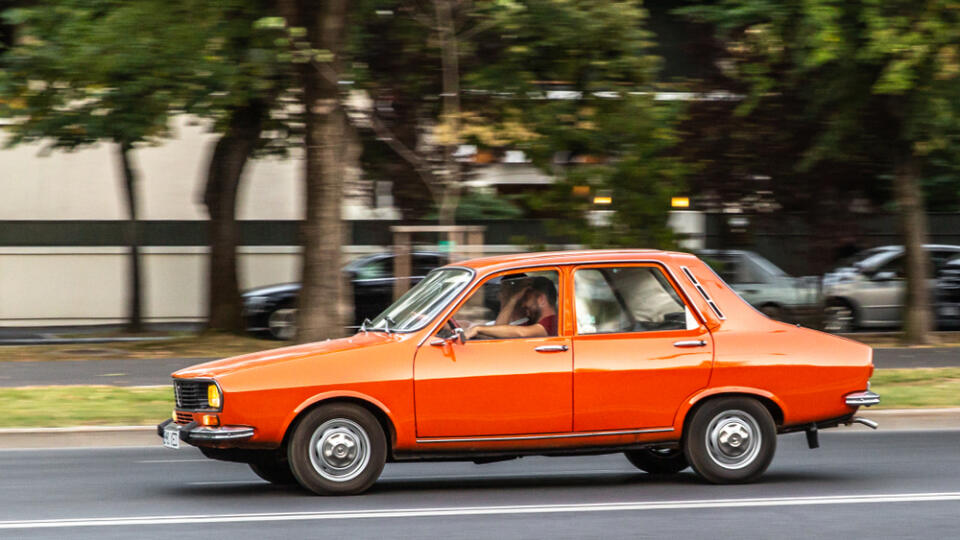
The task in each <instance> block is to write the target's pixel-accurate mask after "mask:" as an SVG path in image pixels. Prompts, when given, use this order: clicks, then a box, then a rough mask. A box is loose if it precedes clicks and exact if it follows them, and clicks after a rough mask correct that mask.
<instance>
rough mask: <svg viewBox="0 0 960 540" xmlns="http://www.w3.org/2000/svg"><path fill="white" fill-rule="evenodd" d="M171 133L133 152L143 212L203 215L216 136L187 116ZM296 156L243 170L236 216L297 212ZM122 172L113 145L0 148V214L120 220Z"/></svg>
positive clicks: (165, 216)
mask: <svg viewBox="0 0 960 540" xmlns="http://www.w3.org/2000/svg"><path fill="white" fill-rule="evenodd" d="M174 134H175V135H176V138H173V139H170V140H166V141H163V144H162V145H161V146H153V147H151V146H142V147H138V148H137V149H136V150H135V151H134V152H133V161H134V164H135V166H136V167H137V168H138V170H139V172H140V174H141V181H140V185H139V187H138V195H139V200H140V203H141V219H144V220H202V219H206V218H207V215H206V212H205V211H204V208H203V205H202V204H201V197H202V194H203V186H204V178H205V176H206V170H207V166H208V164H209V163H208V160H209V158H210V154H211V152H212V145H213V144H214V141H215V136H213V135H211V134H209V133H206V132H205V129H204V128H203V126H201V125H191V121H190V119H188V118H184V117H182V118H179V119H177V121H176V122H175V127H174ZM302 163H303V162H302V160H300V159H296V158H290V159H285V160H280V159H276V158H268V159H260V160H256V161H254V162H252V163H251V164H250V165H249V166H248V168H247V170H246V171H245V174H244V179H243V183H242V184H241V191H240V194H239V201H238V202H239V206H238V212H237V213H238V217H239V219H263V220H272V219H278V220H287V219H301V217H302V216H303V208H302V204H301V201H302V200H303V199H302V191H303V186H302V184H303V183H302V182H300V177H301V170H302ZM122 185H123V184H122V177H121V173H120V169H119V165H118V157H117V155H116V150H115V147H114V145H111V144H107V143H104V144H99V145H96V146H93V147H88V148H84V149H81V150H77V151H75V152H62V151H56V152H46V151H44V145H43V144H42V143H41V144H31V145H25V146H18V147H15V148H12V149H0V194H2V196H0V221H4V220H57V219H64V220H116V219H124V218H125V217H126V216H125V214H124V206H123V202H122V201H123V200H122Z"/></svg>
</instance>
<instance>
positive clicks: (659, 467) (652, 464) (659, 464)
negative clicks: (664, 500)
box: [623, 448, 690, 474]
mask: <svg viewBox="0 0 960 540" xmlns="http://www.w3.org/2000/svg"><path fill="white" fill-rule="evenodd" d="M623 455H625V456H627V460H628V461H630V463H632V464H633V466H634V467H636V468H638V469H640V470H641V471H645V472H648V473H650V474H676V473H678V472H680V471H682V470H684V469H686V468H687V467H689V466H690V464H689V463H687V457H686V456H684V455H683V451H682V450H680V449H679V448H641V449H639V450H628V451H626V452H624V453H623Z"/></svg>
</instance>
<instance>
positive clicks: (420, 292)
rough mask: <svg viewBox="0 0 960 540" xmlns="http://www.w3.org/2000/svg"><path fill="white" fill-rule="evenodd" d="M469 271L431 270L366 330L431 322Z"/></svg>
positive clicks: (463, 284)
mask: <svg viewBox="0 0 960 540" xmlns="http://www.w3.org/2000/svg"><path fill="white" fill-rule="evenodd" d="M472 278H473V273H472V272H470V271H469V270H466V269H463V268H444V269H441V270H435V271H433V272H431V273H430V274H429V275H428V276H427V277H426V278H424V280H423V281H421V282H420V283H418V284H417V286H415V287H414V288H412V289H410V290H409V291H407V293H406V294H404V295H403V296H401V297H400V299H399V300H397V301H396V302H394V303H393V305H391V306H390V307H388V308H387V309H386V310H384V312H383V313H381V314H380V315H377V318H375V319H374V320H373V322H372V323H369V324H367V329H369V330H389V331H391V332H393V331H397V332H412V331H414V330H419V329H421V328H423V327H424V326H426V325H427V323H429V322H430V321H432V320H433V319H434V318H435V317H436V316H437V315H438V314H439V313H440V311H442V310H443V308H444V307H446V305H447V304H448V303H449V302H450V301H451V300H453V299H454V298H455V297H456V296H457V295H458V294H459V293H460V291H462V290H463V288H464V287H466V286H467V283H469V282H470V280H471V279H472Z"/></svg>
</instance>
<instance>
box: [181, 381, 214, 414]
mask: <svg viewBox="0 0 960 540" xmlns="http://www.w3.org/2000/svg"><path fill="white" fill-rule="evenodd" d="M209 385H210V383H209V382H207V381H184V380H180V379H175V380H174V381H173V394H174V396H176V399H177V409H183V410H187V411H205V410H207V411H208V410H210V405H209V404H208V403H207V386H209Z"/></svg>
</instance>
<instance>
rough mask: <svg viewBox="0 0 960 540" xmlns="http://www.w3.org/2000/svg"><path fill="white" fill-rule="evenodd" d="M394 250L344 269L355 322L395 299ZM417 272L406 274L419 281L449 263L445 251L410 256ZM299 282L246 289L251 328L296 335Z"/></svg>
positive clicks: (284, 337)
mask: <svg viewBox="0 0 960 540" xmlns="http://www.w3.org/2000/svg"><path fill="white" fill-rule="evenodd" d="M393 259H394V254H393V253H380V254H377V255H371V256H369V257H363V258H360V259H357V260H355V261H353V262H351V263H350V264H348V265H347V266H346V267H345V268H344V269H343V271H344V273H345V274H347V276H348V277H349V279H350V283H351V285H352V288H353V309H354V316H353V319H354V320H353V326H354V327H359V326H360V325H361V324H362V323H363V321H364V319H370V318H373V317H376V316H377V314H379V313H380V312H381V311H383V310H384V308H386V307H387V306H389V305H390V304H391V303H392V302H393V286H394V283H395V282H396V281H397V279H400V278H397V277H395V276H394V275H393ZM410 263H411V270H412V273H413V275H412V276H411V277H409V278H406V279H408V280H409V281H410V285H411V286H412V285H415V284H417V283H419V282H420V280H421V279H423V277H424V276H425V275H427V273H428V272H430V271H431V270H433V269H434V268H436V267H438V266H441V265H443V264H446V255H444V254H442V253H431V252H415V253H412V254H411V256H410ZM299 295H300V284H299V283H283V284H280V285H268V286H265V287H258V288H256V289H250V290H248V291H245V292H244V293H243V318H244V323H245V325H246V328H247V331H248V332H254V333H257V332H267V333H269V334H270V336H272V337H273V338H274V339H282V340H287V339H293V337H294V336H295V335H296V333H297V297H298V296H299Z"/></svg>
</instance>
